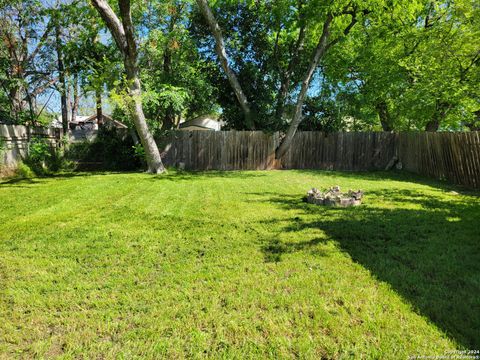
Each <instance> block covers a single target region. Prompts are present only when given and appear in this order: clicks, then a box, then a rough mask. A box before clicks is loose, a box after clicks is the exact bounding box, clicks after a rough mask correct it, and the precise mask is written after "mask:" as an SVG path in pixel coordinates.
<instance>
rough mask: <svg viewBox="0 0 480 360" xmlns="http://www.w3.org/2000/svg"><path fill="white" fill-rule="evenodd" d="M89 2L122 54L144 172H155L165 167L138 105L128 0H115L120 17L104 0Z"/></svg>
mask: <svg viewBox="0 0 480 360" xmlns="http://www.w3.org/2000/svg"><path fill="white" fill-rule="evenodd" d="M91 1H92V4H93V6H94V7H95V8H96V9H97V11H98V12H99V13H100V16H101V17H102V19H103V20H104V21H105V23H106V24H107V27H108V28H109V30H110V32H111V33H112V36H113V38H114V39H115V42H116V44H117V46H118V48H119V49H120V51H121V53H122V55H123V62H124V65H125V71H126V74H127V80H128V82H129V94H128V95H129V96H128V102H129V109H130V112H131V115H132V118H133V122H134V124H135V128H136V129H137V133H138V135H139V137H140V142H141V143H142V145H143V148H144V149H145V154H146V161H147V165H148V172H150V173H154V174H159V173H162V172H164V171H165V167H164V166H163V163H162V158H161V157H160V152H159V151H158V146H157V143H156V142H155V139H154V138H153V135H152V133H151V132H150V130H149V129H148V125H147V122H146V120H145V115H144V113H143V105H142V87H141V83H140V77H139V68H138V64H137V45H136V43H135V31H134V28H133V23H132V16H131V11H130V0H118V5H119V8H120V15H121V19H122V21H121V22H120V19H119V18H118V17H117V15H116V14H115V12H114V11H113V10H112V8H111V7H110V5H108V2H107V1H106V0H91Z"/></svg>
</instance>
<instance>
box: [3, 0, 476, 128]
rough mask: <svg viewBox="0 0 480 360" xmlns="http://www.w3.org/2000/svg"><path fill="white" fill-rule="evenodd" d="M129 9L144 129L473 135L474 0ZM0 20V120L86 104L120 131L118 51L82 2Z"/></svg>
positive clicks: (22, 5) (174, 3) (181, 1)
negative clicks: (207, 123) (205, 122)
mask: <svg viewBox="0 0 480 360" xmlns="http://www.w3.org/2000/svg"><path fill="white" fill-rule="evenodd" d="M109 4H110V6H111V7H112V8H113V9H114V10H115V9H116V10H115V11H117V10H118V3H117V2H116V1H111V2H110V3H109ZM202 4H203V5H205V6H206V7H204V6H203V5H202ZM207 8H208V9H209V11H210V14H211V15H212V19H213V20H214V21H215V23H216V27H217V28H218V30H219V32H218V34H220V35H221V40H222V44H223V45H222V46H223V47H222V49H221V50H220V52H219V50H218V44H219V42H218V40H219V37H218V36H217V35H218V34H216V33H215V31H212V29H213V30H214V28H212V23H211V22H209V19H208V17H207V16H205V14H206V13H205V11H204V10H205V9H207ZM131 13H132V21H133V26H134V29H135V38H136V42H137V46H138V49H137V50H138V58H137V62H138V67H139V76H140V80H141V82H142V90H143V92H142V103H143V108H144V113H145V117H146V120H147V123H148V124H149V126H150V128H151V129H153V131H154V132H157V131H165V130H169V129H174V128H176V127H177V126H178V124H179V122H180V121H182V120H185V119H191V118H194V117H196V116H200V115H207V114H209V115H216V116H218V117H220V118H221V119H222V120H223V122H224V124H225V125H224V127H225V128H227V129H228V128H231V129H257V130H264V131H284V132H286V133H287V134H288V133H289V132H291V131H292V127H295V130H296V128H300V129H303V130H322V131H327V132H328V131H338V130H384V131H393V130H395V131H400V130H427V131H437V130H478V129H479V128H480V90H479V86H478V84H479V81H480V4H479V3H478V1H475V0H457V1H430V0H428V1H427V0H413V1H406V0H399V1H391V0H358V1H357V0H355V1H354V0H351V1H350V0H332V1H327V2H325V1H320V0H276V1H273V0H265V1H257V0H243V1H232V0H215V1H213V0H211V1H205V0H201V1H200V0H199V1H193V0H152V1H147V2H143V1H137V0H132V2H131ZM0 24H1V26H0V39H1V42H2V45H3V46H2V47H1V48H0V85H1V86H0V121H5V122H11V123H42V122H43V123H48V122H49V121H50V119H51V118H52V117H54V116H58V115H57V114H61V113H64V116H66V118H67V120H68V119H71V118H72V117H75V116H77V115H78V114H79V112H82V111H83V110H82V109H81V106H80V105H79V104H82V103H83V102H87V101H88V100H89V99H90V100H91V102H93V103H94V104H95V105H94V107H96V108H97V110H100V111H101V110H102V108H107V109H108V111H113V112H114V113H115V116H117V117H119V118H121V119H123V120H124V121H125V122H127V123H132V120H131V119H130V115H129V113H128V111H127V102H126V101H125V99H126V97H125V96H126V94H127V93H128V81H127V79H126V77H125V75H124V74H125V72H124V62H123V56H122V54H121V51H119V49H118V48H117V47H116V46H115V42H114V39H113V38H112V36H111V35H110V32H109V31H108V29H107V26H106V24H105V22H104V20H102V18H101V17H100V15H99V13H98V12H97V11H95V9H94V8H93V6H92V5H91V4H90V3H89V2H88V1H85V0H80V1H75V2H71V1H61V0H58V1H56V2H54V3H48V2H43V1H36V0H2V1H1V2H0ZM322 41H323V43H322ZM219 54H220V56H219ZM222 54H224V55H225V56H226V57H225V58H224V57H223V56H222ZM59 60H61V61H59ZM222 62H223V63H222ZM226 66H227V67H226ZM226 69H229V70H228V71H230V75H229V72H228V71H226ZM231 75H233V76H234V77H235V79H236V81H237V84H238V86H237V88H236V87H235V86H232V78H231ZM309 75H310V76H309ZM302 85H303V86H302ZM239 89H240V90H241V92H242V94H243V95H244V98H243V100H241V101H239V99H242V98H239V97H238V94H239V93H238V90H239ZM245 105H248V112H249V116H248V117H246V116H245V111H246V110H245V109H246V107H245ZM296 122H298V124H296Z"/></svg>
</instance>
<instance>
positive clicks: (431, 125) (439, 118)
mask: <svg viewBox="0 0 480 360" xmlns="http://www.w3.org/2000/svg"><path fill="white" fill-rule="evenodd" d="M450 107H451V106H450V104H448V103H446V102H443V101H437V103H436V105H435V112H434V113H433V117H432V119H431V120H430V121H429V122H427V124H426V125H425V131H428V132H435V131H438V129H439V128H440V124H441V123H442V122H443V120H445V118H446V117H447V113H448V110H450Z"/></svg>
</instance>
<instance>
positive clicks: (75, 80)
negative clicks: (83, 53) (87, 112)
mask: <svg viewBox="0 0 480 360" xmlns="http://www.w3.org/2000/svg"><path fill="white" fill-rule="evenodd" d="M79 104H80V94H79V91H78V75H77V74H75V75H74V76H73V102H72V106H71V108H72V114H71V119H72V121H75V120H76V119H77V115H78V106H79Z"/></svg>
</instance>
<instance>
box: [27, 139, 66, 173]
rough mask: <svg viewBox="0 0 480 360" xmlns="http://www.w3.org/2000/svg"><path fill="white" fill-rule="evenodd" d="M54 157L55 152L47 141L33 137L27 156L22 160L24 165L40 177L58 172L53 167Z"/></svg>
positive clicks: (55, 155)
mask: <svg viewBox="0 0 480 360" xmlns="http://www.w3.org/2000/svg"><path fill="white" fill-rule="evenodd" d="M56 157H57V154H56V153H55V150H54V149H53V148H52V146H51V145H50V143H49V142H48V141H47V140H45V139H43V138H41V137H34V138H32V139H31V140H30V143H29V145H28V156H27V157H26V158H25V159H24V163H25V164H26V165H28V167H29V168H30V169H31V170H33V172H34V173H35V174H36V175H38V176H42V175H47V174H48V173H49V172H51V171H57V170H58V169H55V166H54V164H55V163H56Z"/></svg>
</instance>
